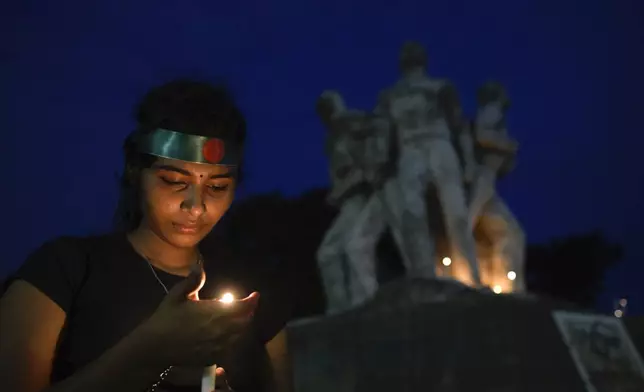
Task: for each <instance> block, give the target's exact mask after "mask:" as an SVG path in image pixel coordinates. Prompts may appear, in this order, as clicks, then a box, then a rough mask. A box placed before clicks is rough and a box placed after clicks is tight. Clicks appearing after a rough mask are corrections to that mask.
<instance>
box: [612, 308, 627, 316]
mask: <svg viewBox="0 0 644 392" xmlns="http://www.w3.org/2000/svg"><path fill="white" fill-rule="evenodd" d="M613 314H614V315H615V317H617V318H621V317H622V316H623V315H624V312H622V311H621V310H620V309H617V310H616V311H615V312H614V313H613Z"/></svg>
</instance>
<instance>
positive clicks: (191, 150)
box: [136, 128, 241, 166]
mask: <svg viewBox="0 0 644 392" xmlns="http://www.w3.org/2000/svg"><path fill="white" fill-rule="evenodd" d="M136 146H137V150H138V151H139V152H140V153H143V154H150V155H154V156H157V157H161V158H169V159H178V160H180V161H186V162H194V163H203V164H210V165H223V166H238V165H239V161H240V158H241V151H239V148H238V146H236V145H234V144H233V143H228V142H226V141H224V140H223V139H219V138H214V137H207V136H197V135H189V134H187V133H181V132H175V131H170V130H167V129H162V128H159V129H156V130H154V131H152V132H150V133H146V134H141V135H140V136H139V138H138V140H137V143H136Z"/></svg>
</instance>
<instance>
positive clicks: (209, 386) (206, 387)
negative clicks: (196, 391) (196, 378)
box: [201, 365, 217, 392]
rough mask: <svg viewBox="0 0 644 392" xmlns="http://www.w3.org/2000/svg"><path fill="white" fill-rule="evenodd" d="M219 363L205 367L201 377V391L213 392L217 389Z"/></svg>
mask: <svg viewBox="0 0 644 392" xmlns="http://www.w3.org/2000/svg"><path fill="white" fill-rule="evenodd" d="M216 370H217V365H212V366H207V367H205V368H204V369H203V376H202V377H201V392H212V391H214V390H215V380H216V379H217V374H216Z"/></svg>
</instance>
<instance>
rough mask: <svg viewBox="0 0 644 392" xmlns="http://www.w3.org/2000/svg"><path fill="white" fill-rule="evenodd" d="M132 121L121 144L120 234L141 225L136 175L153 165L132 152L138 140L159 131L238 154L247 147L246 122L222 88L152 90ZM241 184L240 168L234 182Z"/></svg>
mask: <svg viewBox="0 0 644 392" xmlns="http://www.w3.org/2000/svg"><path fill="white" fill-rule="evenodd" d="M134 119H135V121H136V123H137V128H136V129H135V130H134V131H133V132H131V133H130V134H129V135H128V136H127V137H126V138H125V141H124V142H123V153H124V158H125V162H124V169H123V173H122V174H121V180H120V195H119V203H118V206H117V209H116V213H115V217H114V218H115V224H116V226H117V228H118V229H123V230H133V229H135V228H136V227H137V226H138V225H139V224H140V222H141V219H142V217H143V215H142V211H141V206H140V201H141V188H140V178H141V176H140V174H141V170H142V169H145V168H147V167H150V166H151V165H152V163H154V161H155V159H156V158H155V157H153V156H151V155H147V154H140V153H139V152H138V151H137V149H136V145H135V140H136V139H137V138H138V136H139V135H141V134H145V133H149V132H152V131H154V130H155V129H157V128H163V129H169V130H173V131H177V132H183V133H188V134H191V135H199V136H210V137H219V138H222V139H225V140H227V141H228V142H229V143H232V144H233V146H232V147H233V148H234V149H238V150H240V151H241V150H242V149H243V147H244V144H245V141H246V120H245V118H244V115H243V114H242V113H241V111H240V110H239V108H238V107H237V105H236V104H235V101H234V100H233V98H232V96H231V94H230V93H229V92H228V90H227V89H226V88H225V87H223V86H219V85H217V86H215V85H212V84H210V83H207V82H202V81H195V80H188V79H178V80H173V81H171V82H168V83H165V84H163V85H160V86H157V87H154V88H152V89H151V90H150V91H148V93H147V94H145V96H144V97H143V99H142V100H141V101H140V102H139V104H137V105H136V106H135V110H134ZM240 164H241V162H240ZM240 178H241V165H240V167H239V168H238V173H237V180H238V181H239V180H240Z"/></svg>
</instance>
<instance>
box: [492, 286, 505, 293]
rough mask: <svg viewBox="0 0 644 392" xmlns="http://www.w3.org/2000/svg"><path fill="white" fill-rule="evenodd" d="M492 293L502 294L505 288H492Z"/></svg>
mask: <svg viewBox="0 0 644 392" xmlns="http://www.w3.org/2000/svg"><path fill="white" fill-rule="evenodd" d="M492 291H494V293H495V294H501V292H502V291H503V288H502V287H501V286H500V285H498V284H497V285H496V286H494V287H492Z"/></svg>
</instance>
